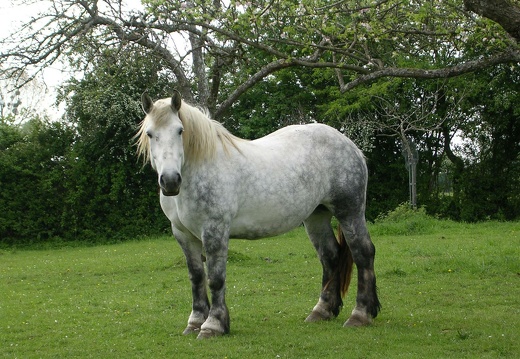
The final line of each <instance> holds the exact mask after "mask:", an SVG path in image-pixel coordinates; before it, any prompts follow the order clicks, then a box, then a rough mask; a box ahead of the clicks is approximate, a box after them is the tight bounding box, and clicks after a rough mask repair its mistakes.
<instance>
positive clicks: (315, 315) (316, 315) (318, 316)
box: [305, 310, 330, 323]
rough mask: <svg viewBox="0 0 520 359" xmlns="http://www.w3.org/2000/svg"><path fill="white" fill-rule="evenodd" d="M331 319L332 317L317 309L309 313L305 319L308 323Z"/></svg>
mask: <svg viewBox="0 0 520 359" xmlns="http://www.w3.org/2000/svg"><path fill="white" fill-rule="evenodd" d="M329 319H330V317H327V316H326V315H324V314H323V313H320V312H317V311H314V310H313V311H312V312H311V314H309V316H308V317H307V318H306V319H305V322H306V323H314V322H321V321H324V320H329Z"/></svg>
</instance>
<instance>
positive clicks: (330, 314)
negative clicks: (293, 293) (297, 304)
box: [304, 206, 343, 322]
mask: <svg viewBox="0 0 520 359" xmlns="http://www.w3.org/2000/svg"><path fill="white" fill-rule="evenodd" d="M331 218H332V213H331V212H330V211H329V210H328V209H326V208H325V207H322V206H320V207H318V208H317V209H316V210H315V211H314V212H313V213H312V215H311V216H310V217H309V218H307V219H306V220H305V221H304V225H305V230H306V231H307V235H308V236H309V238H310V240H311V242H312V244H313V245H314V248H316V251H317V252H318V256H319V258H320V262H321V265H322V267H323V278H322V291H321V294H320V299H319V301H318V304H316V305H315V306H314V308H313V310H312V312H311V314H310V315H309V316H308V317H307V319H305V321H306V322H315V321H320V320H328V319H331V318H334V317H337V316H338V314H339V312H340V310H341V307H342V305H343V301H342V300H341V293H340V277H339V275H338V273H337V272H338V266H339V244H338V242H337V240H336V237H335V236H334V231H333V230H332V227H331V224H330V220H331Z"/></svg>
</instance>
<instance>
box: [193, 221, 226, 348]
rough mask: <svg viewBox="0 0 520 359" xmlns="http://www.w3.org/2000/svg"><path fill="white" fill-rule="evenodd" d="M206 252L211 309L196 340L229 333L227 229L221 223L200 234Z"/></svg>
mask: <svg viewBox="0 0 520 359" xmlns="http://www.w3.org/2000/svg"><path fill="white" fill-rule="evenodd" d="M202 242H203V245H204V249H205V251H206V257H207V260H206V267H207V271H208V282H209V289H210V291H211V308H210V310H209V316H208V318H207V319H206V321H205V322H204V324H202V326H201V328H200V333H199V336H198V339H204V338H211V337H214V336H220V335H223V334H228V333H229V312H228V308H227V305H226V262H227V256H228V243H229V227H228V226H225V225H224V224H222V223H219V224H215V225H211V226H209V227H208V228H207V229H206V230H204V231H203V233H202Z"/></svg>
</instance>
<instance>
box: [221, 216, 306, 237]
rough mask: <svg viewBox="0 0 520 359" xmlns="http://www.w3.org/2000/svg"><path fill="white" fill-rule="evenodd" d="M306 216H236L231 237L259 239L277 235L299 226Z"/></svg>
mask: <svg viewBox="0 0 520 359" xmlns="http://www.w3.org/2000/svg"><path fill="white" fill-rule="evenodd" d="M304 219H305V218H301V217H293V218H287V217H286V216H278V217H272V218H266V217H261V218H258V217H257V218H254V217H250V218H241V217H239V218H236V219H235V220H234V221H233V222H232V223H231V233H230V237H231V238H243V239H259V238H265V237H272V236H276V235H279V234H282V233H285V232H288V231H290V230H291V229H293V228H296V227H297V226H299V225H300V224H301V223H302V222H303V220H304Z"/></svg>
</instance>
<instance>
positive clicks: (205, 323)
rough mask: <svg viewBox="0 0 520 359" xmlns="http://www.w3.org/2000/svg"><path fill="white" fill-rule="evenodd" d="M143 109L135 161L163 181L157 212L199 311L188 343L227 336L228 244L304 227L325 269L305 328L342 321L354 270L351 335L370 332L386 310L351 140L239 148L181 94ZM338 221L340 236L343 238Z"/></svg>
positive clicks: (302, 132) (294, 136)
mask: <svg viewBox="0 0 520 359" xmlns="http://www.w3.org/2000/svg"><path fill="white" fill-rule="evenodd" d="M142 107H143V110H144V112H145V114H146V117H145V118H144V120H143V122H142V124H141V126H140V129H139V132H138V133H137V135H136V137H137V138H138V141H137V144H138V153H139V154H140V155H142V156H143V157H144V159H145V161H150V163H151V166H152V167H153V168H154V170H155V171H156V172H157V174H158V182H159V187H160V204H161V207H162V209H163V211H164V213H165V214H166V216H167V217H168V218H169V220H170V221H171V225H172V230H173V235H174V236H175V238H176V240H177V241H178V243H179V244H180V246H181V247H182V250H183V252H184V255H185V256H186V262H187V266H188V271H189V277H190V280H191V286H192V295H193V306H192V312H191V314H190V316H189V319H188V325H187V327H186V329H185V330H184V334H190V333H194V332H195V333H198V338H208V337H213V336H218V335H222V334H226V333H229V330H230V320H229V312H228V309H227V306H226V300H225V291H226V285H225V282H226V262H227V253H228V243H229V239H230V238H244V239H255V238H262V237H268V236H274V235H278V234H281V233H284V232H287V231H289V230H291V229H293V228H295V227H297V226H299V225H301V223H302V222H303V224H304V225H305V229H306V232H307V234H308V236H309V238H310V240H311V242H312V244H313V245H314V247H315V248H316V251H317V253H318V256H319V259H320V261H321V264H322V267H323V278H322V286H323V287H322V291H321V294H320V298H319V301H318V303H317V304H316V305H315V306H314V308H313V309H312V312H311V313H310V315H309V316H308V317H307V319H306V320H307V321H319V320H327V319H331V318H334V317H336V316H337V315H338V314H339V312H340V310H341V307H342V305H343V302H342V297H343V296H344V294H345V292H346V290H347V288H348V285H349V282H350V273H351V269H352V262H354V263H355V264H356V266H357V271H358V288H357V297H356V306H355V308H354V310H353V311H352V314H351V315H350V317H349V319H348V320H347V321H346V322H345V326H362V325H367V324H369V323H371V321H372V318H375V317H376V316H377V314H378V312H379V310H380V303H379V300H378V297H377V292H376V277H375V273H374V256H375V247H374V245H373V244H372V241H371V240H370V236H369V233H368V231H367V227H366V222H365V197H366V186H367V168H366V164H365V160H364V157H363V154H362V153H361V151H360V150H359V149H358V148H357V147H356V146H355V145H354V144H353V143H352V141H350V140H349V139H348V138H347V137H345V136H344V135H342V134H341V133H340V132H338V131H337V130H335V129H333V128H331V127H329V126H326V125H323V124H308V125H298V126H288V127H285V128H282V129H280V130H278V131H276V132H274V133H272V134H270V135H268V136H265V137H263V138H260V139H258V140H254V141H247V140H243V139H240V138H238V137H235V136H233V135H232V134H231V133H230V132H229V131H227V130H226V129H225V128H224V127H223V126H222V125H221V124H220V123H218V122H216V121H213V120H212V119H210V118H209V116H208V114H207V113H205V112H204V111H203V110H201V109H199V108H197V107H195V106H191V105H189V104H188V103H186V102H184V101H183V100H182V99H181V96H180V94H179V93H178V92H176V91H175V92H174V95H173V96H172V97H171V98H167V99H162V100H158V101H156V102H155V103H154V102H153V101H152V99H151V98H150V97H149V96H148V95H147V94H146V93H145V94H143V96H142ZM333 216H335V217H336V218H337V220H338V222H339V227H340V229H339V231H338V232H339V235H338V238H337V239H336V236H335V235H334V231H333V228H332V226H331V218H332V217H333ZM206 258H207V260H206ZM204 261H206V263H205V264H206V269H205V265H204ZM207 287H209V290H210V291H211V301H210V300H209V299H208V293H207Z"/></svg>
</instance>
